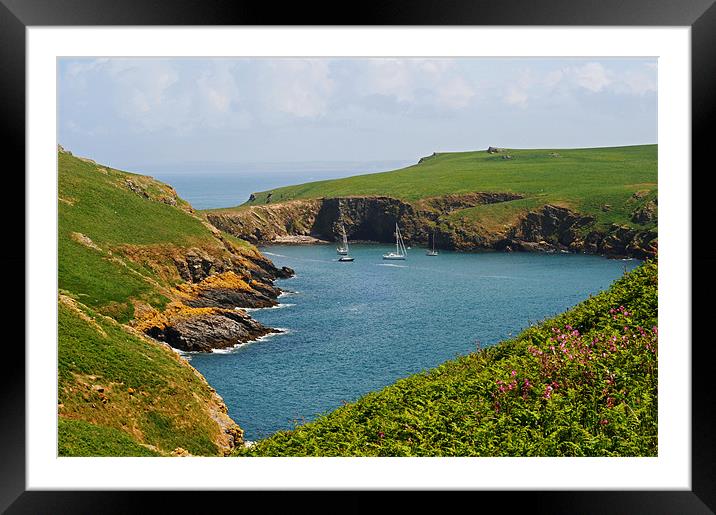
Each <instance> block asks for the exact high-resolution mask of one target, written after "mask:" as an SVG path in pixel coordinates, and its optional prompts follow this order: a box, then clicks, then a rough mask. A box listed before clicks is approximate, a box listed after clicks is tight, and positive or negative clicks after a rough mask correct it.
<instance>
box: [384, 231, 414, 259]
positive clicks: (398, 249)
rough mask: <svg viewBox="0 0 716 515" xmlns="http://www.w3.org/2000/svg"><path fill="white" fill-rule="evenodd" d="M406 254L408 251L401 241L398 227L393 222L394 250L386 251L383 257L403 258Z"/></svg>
mask: <svg viewBox="0 0 716 515" xmlns="http://www.w3.org/2000/svg"><path fill="white" fill-rule="evenodd" d="M407 255H408V251H407V250H406V249H405V243H403V237H402V236H401V235H400V227H398V224H397V223H396V224H395V252H388V253H387V254H383V259H405V258H406V257H407Z"/></svg>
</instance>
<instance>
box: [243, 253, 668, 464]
mask: <svg viewBox="0 0 716 515" xmlns="http://www.w3.org/2000/svg"><path fill="white" fill-rule="evenodd" d="M657 306H658V304H657V264H656V262H655V261H650V262H646V263H644V264H642V265H641V266H639V267H638V268H636V269H635V270H633V271H632V272H630V273H629V274H626V275H625V276H624V277H622V278H620V279H619V280H617V281H616V282H615V283H614V284H613V285H612V286H611V288H610V289H609V290H607V291H605V292H602V293H600V294H598V295H596V296H593V297H590V298H589V299H587V300H585V301H584V302H582V303H581V304H579V305H578V306H576V307H575V308H573V309H571V310H569V311H567V312H565V313H563V314H561V315H559V316H557V317H555V318H553V319H550V320H547V321H544V322H543V323H541V324H539V325H535V326H532V327H530V328H528V329H527V330H525V331H524V332H523V333H522V334H520V335H519V336H518V337H517V338H515V339H512V340H508V341H504V342H501V343H499V344H497V345H495V346H492V347H489V348H486V349H481V350H479V351H477V352H475V353H473V354H470V355H467V356H464V357H461V358H458V359H456V360H452V361H449V362H446V363H444V364H443V365H441V366H439V367H437V368H435V369H433V370H430V371H426V372H424V373H422V374H417V375H414V376H411V377H408V378H406V379H403V380H400V381H398V382H397V383H395V384H394V385H391V386H389V387H387V388H385V389H383V390H381V391H378V392H374V393H371V394H368V395H366V396H365V397H363V398H361V399H360V400H358V401H357V402H355V403H352V404H347V405H345V406H343V407H340V408H338V409H337V410H335V411H333V412H331V413H327V414H325V415H323V416H321V417H320V418H319V419H317V420H315V421H313V422H311V423H308V424H306V425H304V426H298V427H296V428H295V429H294V430H291V431H282V432H279V433H277V434H275V435H273V436H272V437H270V438H268V439H265V440H262V441H259V442H257V443H256V444H255V445H253V446H252V447H250V448H242V449H240V450H238V451H237V452H236V455H239V456H656V455H657V377H658V376H657V348H658V345H657V339H658V338H657V336H658V328H657V315H658V313H657ZM417 343H418V342H416V344H417Z"/></svg>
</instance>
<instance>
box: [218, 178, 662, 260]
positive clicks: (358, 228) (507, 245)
mask: <svg viewBox="0 0 716 515" xmlns="http://www.w3.org/2000/svg"><path fill="white" fill-rule="evenodd" d="M522 198H523V197H522V196H521V195H519V194H516V193H509V192H471V193H464V194H453V195H444V196H440V197H432V198H425V199H421V200H419V201H415V202H406V201H402V200H399V199H396V198H392V197H385V196H370V197H341V198H324V199H313V200H293V201H289V202H284V203H279V204H274V205H272V206H258V207H248V208H242V209H239V210H233V211H232V210H223V211H220V212H210V213H209V214H208V220H209V222H211V223H212V224H213V225H215V226H216V227H219V228H221V229H223V230H224V231H227V232H229V233H231V234H234V235H235V236H238V237H241V238H244V239H249V240H251V241H253V242H255V243H263V242H277V241H282V240H286V239H290V238H296V237H301V238H312V239H314V240H327V241H335V240H336V239H337V237H338V235H339V234H340V226H341V225H343V226H344V227H345V229H346V233H347V235H348V238H349V239H351V240H354V241H356V240H357V241H361V240H362V241H376V242H384V243H388V242H392V241H393V238H394V235H393V231H394V227H395V224H396V223H398V224H399V225H400V228H401V232H402V234H403V238H404V240H405V242H406V244H407V245H427V244H428V243H429V241H431V240H430V238H431V237H432V234H433V233H434V234H435V244H436V246H437V247H438V248H444V249H454V250H462V251H475V250H487V249H492V250H499V251H508V252H509V251H526V252H557V251H563V252H584V253H592V254H604V255H607V256H612V257H636V258H639V259H644V258H646V257H649V256H653V255H654V254H655V252H656V237H657V233H656V229H655V228H651V226H653V223H654V222H656V209H655V207H656V202H655V201H653V208H652V207H651V205H650V203H649V202H645V201H644V199H643V198H639V199H636V200H635V202H637V201H638V202H639V204H638V206H636V207H635V208H634V215H633V217H632V218H633V220H634V221H635V222H636V223H638V224H642V225H643V224H645V223H646V224H651V225H647V227H645V228H638V227H627V226H620V225H611V226H608V227H599V226H598V224H597V222H596V219H595V218H594V217H592V216H586V215H582V214H580V213H578V212H576V211H574V210H572V209H569V208H567V207H564V206H558V205H552V204H547V205H544V206H541V207H539V208H536V209H532V210H529V211H525V212H522V214H519V212H517V211H515V212H516V213H517V214H516V215H515V218H514V219H512V220H508V222H507V223H506V224H504V225H502V226H499V227H494V226H487V227H486V226H483V225H481V224H480V222H479V221H477V222H476V221H474V220H472V219H469V218H467V219H465V218H460V217H453V216H449V215H450V214H451V213H453V212H456V211H459V210H462V209H468V208H471V207H475V206H479V205H485V204H496V203H501V202H511V201H514V200H519V199H522ZM610 208H611V206H610Z"/></svg>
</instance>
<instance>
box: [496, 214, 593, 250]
mask: <svg viewBox="0 0 716 515" xmlns="http://www.w3.org/2000/svg"><path fill="white" fill-rule="evenodd" d="M593 223H594V219H593V218H592V217H589V216H582V215H579V214H577V213H575V212H573V211H571V210H569V209H567V208H564V207H559V206H553V205H549V204H548V205H546V206H544V207H543V208H542V209H541V210H539V211H532V212H530V213H528V214H527V215H526V216H525V217H524V218H523V219H522V220H521V221H520V222H519V223H518V225H517V226H516V227H515V228H514V229H513V230H512V231H511V232H510V233H509V237H510V238H511V239H514V240H522V241H525V242H540V241H546V242H547V243H549V244H551V245H553V246H562V247H565V248H566V247H569V246H570V245H571V244H572V243H573V242H574V241H575V240H576V239H578V238H579V235H580V233H581V230H582V228H584V227H586V226H589V225H591V224H593Z"/></svg>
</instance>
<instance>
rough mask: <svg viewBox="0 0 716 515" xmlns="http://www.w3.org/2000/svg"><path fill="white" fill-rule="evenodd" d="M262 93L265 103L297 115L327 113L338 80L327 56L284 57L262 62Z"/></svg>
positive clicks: (260, 90)
mask: <svg viewBox="0 0 716 515" xmlns="http://www.w3.org/2000/svg"><path fill="white" fill-rule="evenodd" d="M259 75H260V78H259V94H260V96H261V98H262V104H263V106H264V107H265V108H266V109H268V110H276V111H279V112H281V113H285V114H288V115H291V116H295V117H298V118H315V117H319V116H323V115H325V114H326V113H327V112H328V106H329V102H330V97H331V94H332V93H333V90H334V88H335V81H334V80H333V79H332V78H331V74H330V66H329V61H328V60H325V59H300V60H295V59H285V60H271V61H266V62H264V63H262V65H261V72H259Z"/></svg>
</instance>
